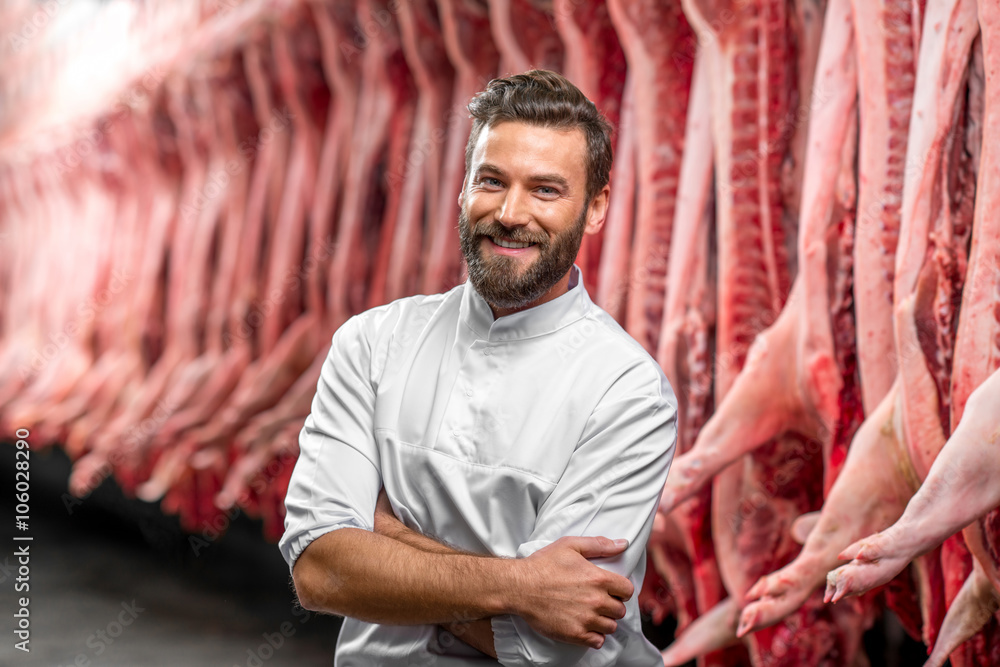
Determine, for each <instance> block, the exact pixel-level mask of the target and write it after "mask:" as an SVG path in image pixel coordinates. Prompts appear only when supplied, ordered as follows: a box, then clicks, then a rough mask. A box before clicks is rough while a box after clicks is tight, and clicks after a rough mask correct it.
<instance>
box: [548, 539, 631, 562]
mask: <svg viewBox="0 0 1000 667" xmlns="http://www.w3.org/2000/svg"><path fill="white" fill-rule="evenodd" d="M558 541H559V542H563V544H564V545H565V546H568V547H570V548H571V549H573V550H575V551H577V552H578V553H579V554H580V555H581V556H583V557H584V558H610V557H611V556H617V555H618V554H620V553H622V552H623V551H625V549H627V548H628V540H612V539H609V538H607V537H600V536H598V537H582V536H580V537H562V538H560V539H559V540H558Z"/></svg>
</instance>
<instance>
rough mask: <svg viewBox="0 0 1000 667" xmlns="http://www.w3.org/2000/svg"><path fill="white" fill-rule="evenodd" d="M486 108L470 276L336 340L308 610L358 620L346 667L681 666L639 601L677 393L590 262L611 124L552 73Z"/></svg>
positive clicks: (296, 484) (303, 465) (468, 231)
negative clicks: (616, 314)
mask: <svg viewBox="0 0 1000 667" xmlns="http://www.w3.org/2000/svg"><path fill="white" fill-rule="evenodd" d="M469 111H470V112H471V114H472V116H473V119H474V121H473V126H472V132H471V134H470V137H469V143H468V147H467V149H466V176H465V182H464V185H463V188H462V194H461V196H460V198H459V204H460V206H461V215H460V218H459V233H460V236H461V247H462V252H463V254H464V255H465V259H466V263H467V265H468V272H469V280H468V281H467V282H466V283H464V284H462V285H460V286H458V287H456V288H454V289H452V290H451V291H449V292H447V293H445V294H437V295H432V296H415V297H410V298H406V299H400V300H399V301H395V302H393V303H390V304H388V305H385V306H381V307H379V308H375V309H372V310H369V311H366V312H364V313H361V314H360V315H357V316H356V317H354V318H352V319H351V320H349V321H348V322H347V323H345V324H344V325H343V326H342V327H341V328H340V329H338V330H337V332H336V333H335V335H334V337H333V343H332V346H331V349H330V352H329V356H328V357H327V360H326V363H325V365H324V367H323V371H322V376H321V378H320V381H319V385H318V387H317V392H316V398H315V400H314V401H313V405H312V413H311V414H310V416H309V417H308V419H307V420H306V423H305V426H304V428H303V429H302V433H301V435H300V450H301V453H300V456H299V459H298V462H297V463H296V466H295V470H294V473H293V474H292V478H291V482H290V485H289V488H288V496H287V498H286V500H285V506H286V509H287V517H286V520H285V534H284V536H283V537H282V540H281V543H280V548H281V551H282V554H283V556H284V557H285V560H287V561H288V563H289V566H290V567H291V570H292V578H293V581H294V584H295V589H296V591H297V593H298V596H299V601H300V603H301V604H302V605H303V606H304V607H306V608H307V609H312V610H316V611H322V612H328V613H334V614H340V615H342V616H345V617H346V618H345V620H344V624H343V627H342V629H341V633H340V637H339V639H338V643H337V649H336V654H335V664H336V665H343V666H344V667H347V666H351V667H358V666H362V665H364V666H368V665H371V666H372V667H386V666H390V665H434V666H452V665H454V666H458V665H488V664H494V665H495V664H498V663H499V664H503V665H508V666H510V665H622V666H633V665H642V666H644V667H646V666H648V665H653V664H662V662H661V661H660V657H659V653H658V651H657V650H656V649H655V648H654V647H653V646H652V644H650V643H649V642H648V641H647V640H646V639H645V638H644V637H643V635H642V631H641V628H640V621H639V609H638V604H637V601H636V597H635V596H634V593H635V591H636V590H637V589H638V588H639V586H640V585H641V582H642V577H643V574H644V572H645V547H646V542H647V540H648V538H649V534H650V531H651V529H652V523H653V517H654V514H655V510H656V505H657V501H658V498H659V495H660V491H661V489H662V487H663V483H664V481H665V479H666V476H667V470H668V468H669V466H670V461H671V459H672V457H673V451H674V441H675V435H676V430H675V418H676V400H675V398H674V395H673V392H672V391H671V388H670V386H669V385H668V384H667V380H666V378H665V377H664V375H663V372H662V371H661V369H660V368H659V366H658V365H657V364H656V362H655V361H654V360H653V359H652V358H651V357H650V356H649V355H648V354H647V353H646V352H645V351H644V350H643V349H642V347H641V346H640V345H639V344H638V343H636V342H635V341H634V340H633V339H632V338H630V337H629V336H628V335H627V334H626V333H625V331H624V330H623V329H622V328H621V327H620V326H618V324H617V323H616V322H615V321H614V320H613V319H612V318H611V317H610V316H609V315H608V314H607V313H606V312H604V311H603V310H601V309H600V308H598V307H597V306H595V305H594V304H593V303H592V302H591V300H590V298H589V296H588V295H587V292H586V290H585V289H584V286H583V280H582V279H581V276H580V271H579V269H578V268H577V267H576V266H574V264H573V261H574V258H575V257H576V254H577V251H578V250H579V247H580V242H581V239H582V238H583V235H584V234H587V233H590V234H593V233H594V232H597V231H598V230H599V229H600V228H601V226H602V225H603V224H604V218H605V214H606V212H607V208H608V196H609V192H610V189H609V186H608V177H609V173H610V170H611V161H612V157H611V140H610V135H611V128H610V126H609V124H608V123H607V121H606V120H605V119H604V118H603V116H601V114H600V113H599V112H598V111H597V109H596V107H595V106H594V104H593V103H592V102H590V101H589V100H587V98H586V97H584V95H583V94H582V93H581V92H580V91H579V90H578V89H577V88H576V87H575V86H573V85H572V84H571V83H570V82H569V81H567V80H566V79H565V78H564V77H562V76H560V75H558V74H555V73H553V72H546V71H532V72H527V73H525V74H520V75H517V76H512V77H509V78H506V79H497V80H494V81H492V82H490V84H489V86H488V87H487V89H486V90H485V91H483V92H481V93H479V94H478V95H477V96H476V97H475V98H473V100H472V102H471V103H470V104H469Z"/></svg>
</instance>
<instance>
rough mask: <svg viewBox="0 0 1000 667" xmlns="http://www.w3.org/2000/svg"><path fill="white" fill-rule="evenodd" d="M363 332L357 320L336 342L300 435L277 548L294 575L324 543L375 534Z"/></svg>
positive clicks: (376, 480) (375, 455)
mask: <svg viewBox="0 0 1000 667" xmlns="http://www.w3.org/2000/svg"><path fill="white" fill-rule="evenodd" d="M362 324H363V320H362V319H361V318H359V317H353V318H351V319H350V320H348V321H347V322H345V323H344V324H343V325H342V326H341V327H340V328H339V329H337V331H336V333H335V334H334V336H333V342H332V344H331V346H330V352H329V354H328V355H327V357H326V361H325V362H324V363H323V368H322V370H321V372H320V378H319V382H318V384H317V387H316V396H315V397H314V398H313V402H312V412H311V413H310V414H309V416H308V417H307V418H306V422H305V426H303V427H302V431H301V432H300V433H299V458H298V461H296V463H295V468H294V470H293V471H292V476H291V479H290V480H289V483H288V493H287V495H286V496H285V533H284V535H282V537H281V540H280V541H279V542H278V548H279V549H280V550H281V555H282V556H283V557H284V559H285V561H286V562H287V563H288V567H289V568H292V567H293V566H294V565H295V560H296V559H297V558H298V557H299V555H300V554H301V553H302V551H303V550H304V549H305V548H306V546H308V545H309V543H310V542H312V541H313V540H315V539H316V538H317V537H320V536H321V535H324V534H326V533H328V532H330V531H332V530H336V529H338V528H344V527H347V526H351V527H354V528H362V529H364V530H372V528H373V526H374V515H375V502H376V500H377V499H378V492H379V489H380V488H381V486H382V477H381V464H380V460H379V452H378V448H377V446H376V443H375V436H374V428H373V424H374V409H375V392H374V389H373V387H372V380H371V374H370V368H371V349H370V346H369V342H368V340H367V339H366V337H365V336H364V331H363V329H362Z"/></svg>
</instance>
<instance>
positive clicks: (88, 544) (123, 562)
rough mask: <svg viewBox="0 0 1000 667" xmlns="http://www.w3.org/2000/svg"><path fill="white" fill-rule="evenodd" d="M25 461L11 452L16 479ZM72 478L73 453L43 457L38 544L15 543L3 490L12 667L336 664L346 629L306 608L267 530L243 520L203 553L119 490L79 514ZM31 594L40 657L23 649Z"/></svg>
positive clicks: (154, 510) (36, 485)
mask: <svg viewBox="0 0 1000 667" xmlns="http://www.w3.org/2000/svg"><path fill="white" fill-rule="evenodd" d="M13 451H14V448H13V447H9V446H6V445H0V460H2V461H0V476H2V477H3V478H5V479H7V480H13V478H14V470H13V460H14V456H13ZM68 472H69V462H68V460H67V459H66V457H65V456H64V455H63V454H62V453H61V452H48V453H33V455H32V460H31V468H30V473H31V480H30V481H31V515H30V516H31V518H30V530H29V531H28V533H27V534H30V535H31V536H32V537H33V538H34V539H33V540H32V541H31V542H30V543H28V542H14V541H13V540H12V532H13V526H12V525H11V524H13V521H14V519H13V517H14V507H13V489H12V486H13V484H12V483H8V482H7V481H4V483H3V484H0V487H2V488H3V489H5V491H4V492H3V493H2V494H0V517H2V518H3V519H2V523H3V527H2V530H0V545H2V547H0V618H2V619H3V621H2V622H0V665H43V666H44V667H64V666H65V667H68V666H69V665H79V666H80V667H96V666H99V665H100V666H105V665H106V666H109V667H110V666H116V667H117V666H121V667H146V666H150V667H159V666H161V665H162V666H173V665H185V666H192V667H199V666H202V665H204V666H206V667H207V666H212V667H217V666H224V667H231V666H238V667H264V666H266V667H283V666H286V665H287V666H290V665H332V664H333V649H334V645H335V644H336V637H337V632H338V630H339V627H340V622H339V619H337V618H334V617H329V616H317V615H314V614H310V613H308V612H306V611H304V610H302V609H298V608H296V607H295V605H294V597H293V595H292V592H291V589H290V588H289V579H288V568H287V566H286V565H285V562H284V561H283V560H282V558H281V555H280V554H279V553H278V549H277V547H276V546H275V545H273V544H267V543H266V542H265V541H264V539H263V537H262V536H261V531H260V524H259V523H258V522H255V521H251V520H249V519H246V518H245V517H240V518H237V519H236V520H234V522H233V525H232V527H231V528H230V530H229V532H228V533H227V534H226V535H225V536H224V537H222V538H220V539H219V540H218V541H216V542H212V543H211V544H210V546H208V547H206V548H204V549H202V550H201V551H200V552H199V553H198V554H197V555H195V553H194V549H192V548H191V546H190V545H189V543H188V540H187V536H186V535H184V534H183V533H182V532H181V531H180V529H179V527H178V526H177V522H176V520H172V519H169V518H167V517H164V516H163V515H162V513H161V512H160V510H159V508H158V507H157V506H156V505H149V504H146V503H142V502H140V501H136V500H126V499H125V498H124V497H122V495H121V493H120V492H119V491H118V489H117V488H116V487H115V486H114V485H113V484H110V483H107V482H106V483H105V484H104V485H103V486H102V487H101V488H99V489H98V490H97V491H95V492H94V494H92V495H91V496H90V497H89V498H87V499H85V500H84V502H83V504H82V505H77V506H73V507H72V508H71V509H72V510H73V511H72V514H70V513H69V512H68V511H67V509H66V506H65V505H64V504H63V501H62V499H61V496H62V494H63V492H64V491H65V487H66V479H67V478H68ZM18 534H22V533H18ZM21 544H30V558H31V561H30V568H31V574H30V586H31V590H30V592H29V593H15V591H14V583H15V582H14V581H13V580H14V578H15V577H16V576H17V574H16V569H17V559H16V558H15V557H14V551H15V549H16V548H18V546H20V545H21ZM12 566H13V567H12ZM22 595H29V596H30V600H31V604H30V608H29V611H30V619H31V627H30V631H31V641H30V647H31V652H30V653H24V652H22V651H19V650H17V649H16V648H15V647H14V644H15V642H16V641H18V640H17V639H16V638H15V635H14V634H13V630H14V620H15V619H14V618H13V614H14V613H15V612H16V611H17V609H18V606H17V598H18V597H20V596H22ZM101 633H103V634H101ZM268 638H269V639H270V641H268ZM275 647H276V648H275Z"/></svg>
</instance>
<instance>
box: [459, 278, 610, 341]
mask: <svg viewBox="0 0 1000 667" xmlns="http://www.w3.org/2000/svg"><path fill="white" fill-rule="evenodd" d="M569 284H570V285H571V287H570V288H569V289H568V290H567V291H566V293H565V294H561V295H559V296H557V297H556V298H555V299H552V300H551V301H546V302H545V303H543V304H541V305H538V306H534V307H532V308H528V309H527V310H522V311H519V312H516V313H512V314H510V315H504V316H503V317H500V318H498V319H495V320H494V319H493V311H492V310H491V309H490V305H489V304H488V303H486V300H485V299H484V298H483V297H482V296H481V295H480V294H479V292H477V291H476V288H475V287H473V286H472V283H471V282H469V280H466V281H465V284H464V285H462V289H463V290H464V292H463V294H462V306H461V309H460V317H461V319H462V321H463V322H465V323H466V324H467V325H468V326H469V327H470V328H471V329H472V330H473V331H475V332H476V333H477V334H478V335H479V336H480V337H481V338H484V339H486V340H490V341H505V340H520V339H522V338H531V337H532V336H541V335H543V334H547V333H551V332H553V331H555V330H557V329H561V328H562V327H564V326H566V325H567V324H570V323H571V322H575V321H576V320H578V319H580V318H581V317H583V316H584V315H585V314H586V313H587V311H588V310H589V309H590V306H591V303H592V302H591V300H590V295H588V294H587V290H586V288H584V286H583V274H582V272H581V271H580V268H579V267H578V266H576V265H575V264H574V265H573V268H572V269H571V274H570V279H569Z"/></svg>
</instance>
